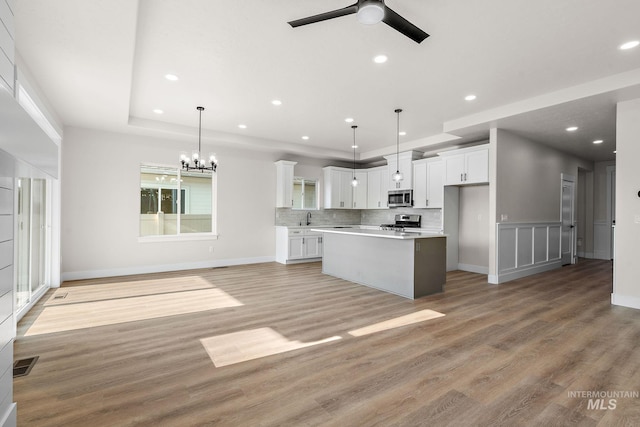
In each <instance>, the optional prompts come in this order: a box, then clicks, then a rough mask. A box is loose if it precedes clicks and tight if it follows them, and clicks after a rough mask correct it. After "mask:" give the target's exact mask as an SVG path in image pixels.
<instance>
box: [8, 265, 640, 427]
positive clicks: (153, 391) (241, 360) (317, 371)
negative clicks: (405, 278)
mask: <svg viewBox="0 0 640 427" xmlns="http://www.w3.org/2000/svg"><path fill="white" fill-rule="evenodd" d="M320 268H321V266H320V264H319V263H311V264H300V265H291V266H283V265H280V264H276V263H268V264H259V265H251V266H238V267H228V268H218V269H206V270H197V271H189V272H180V273H167V274H157V275H145V276H135V277H126V278H117V279H101V280H90V281H81V282H72V283H66V284H65V286H63V287H62V288H60V289H57V290H55V291H54V290H51V291H49V293H48V294H47V295H46V296H45V297H44V298H43V299H42V300H41V302H40V303H38V305H37V306H36V307H35V308H34V309H33V310H32V311H31V312H30V313H29V314H27V315H26V316H25V317H24V318H23V320H22V321H21V322H20V324H19V325H18V338H17V340H16V344H15V356H16V358H24V357H29V356H36V355H37V356H40V359H39V361H38V362H37V364H36V365H35V367H34V368H33V370H32V371H31V373H30V374H29V375H28V376H26V377H22V378H16V379H15V380H14V399H15V401H17V402H18V423H19V425H20V426H25V427H26V426H29V427H35V426H57V427H58V426H66V427H69V426H118V427H120V426H180V427H182V426H204V425H221V426H285V425H288V426H306V425H311V426H315V425H323V426H324V425H326V426H422V425H424V426H427V425H428V426H439V425H451V426H476V425H478V426H499V425H504V426H520V425H527V426H528V425H532V426H535V425H539V426H552V425H557V426H570V425H580V426H596V425H598V426H608V425H629V426H632V425H635V426H638V425H640V398H619V399H617V401H616V408H615V409H593V408H591V409H590V408H589V407H588V405H589V399H588V398H586V397H572V396H571V395H570V393H571V392H577V391H595V392H602V391H605V392H606V391H630V392H638V391H640V311H636V310H632V309H627V308H623V307H616V306H612V305H611V304H610V294H611V264H610V262H607V261H595V260H580V262H579V263H578V264H577V265H575V266H569V267H564V268H562V269H560V270H555V271H552V272H548V273H543V274H539V275H536V276H532V277H529V278H526V279H522V280H518V281H513V282H509V283H506V284H503V285H488V284H487V283H486V276H483V275H478V274H473V273H466V272H452V273H449V274H448V275H447V284H446V288H445V292H444V293H442V294H439V295H434V296H430V297H425V298H421V299H419V300H416V301H411V300H407V299H404V298H401V297H397V296H394V295H390V294H386V293H383V292H379V291H376V290H373V289H369V288H366V287H364V286H360V285H356V284H353V283H349V282H346V281H342V280H338V279H335V278H332V277H329V276H325V275H322V274H321V272H320ZM56 295H57V296H63V295H64V298H59V299H54V296H56ZM442 315H444V316H442ZM407 323H408V324H407ZM385 328H386V329H385ZM350 332H351V333H350ZM214 362H215V363H214ZM608 403H609V402H608V401H607V402H606V404H607V405H608Z"/></svg>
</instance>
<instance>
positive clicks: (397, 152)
mask: <svg viewBox="0 0 640 427" xmlns="http://www.w3.org/2000/svg"><path fill="white" fill-rule="evenodd" d="M395 113H396V114H397V115H398V116H397V121H396V173H397V174H399V173H400V113H402V109H400V108H398V109H397V110H395Z"/></svg>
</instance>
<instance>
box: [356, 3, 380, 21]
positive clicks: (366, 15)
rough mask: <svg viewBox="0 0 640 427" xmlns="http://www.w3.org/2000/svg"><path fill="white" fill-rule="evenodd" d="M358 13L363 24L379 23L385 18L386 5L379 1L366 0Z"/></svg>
mask: <svg viewBox="0 0 640 427" xmlns="http://www.w3.org/2000/svg"><path fill="white" fill-rule="evenodd" d="M356 15H357V17H358V22H360V23H361V24H366V25H373V24H377V23H378V22H380V21H382V19H383V18H384V6H383V5H382V4H381V3H380V2H379V1H365V2H363V3H362V5H361V6H360V7H359V8H358V13H357V14H356Z"/></svg>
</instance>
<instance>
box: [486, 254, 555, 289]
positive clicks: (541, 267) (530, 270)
mask: <svg viewBox="0 0 640 427" xmlns="http://www.w3.org/2000/svg"><path fill="white" fill-rule="evenodd" d="M560 267H562V260H557V261H551V262H548V263H545V264H538V265H535V266H531V267H527V268H521V269H518V270H514V271H509V272H502V273H498V275H497V276H494V277H492V278H491V279H495V281H491V280H490V281H489V283H493V284H498V283H504V282H508V281H510V280H515V279H521V278H523V277H527V276H531V275H532V274H538V273H543V272H545V271H549V270H553V269H556V268H560Z"/></svg>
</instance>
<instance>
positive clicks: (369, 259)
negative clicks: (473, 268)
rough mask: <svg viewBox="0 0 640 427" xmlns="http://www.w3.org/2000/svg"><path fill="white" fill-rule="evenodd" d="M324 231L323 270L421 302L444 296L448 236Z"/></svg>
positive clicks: (329, 273) (387, 231) (318, 229)
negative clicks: (419, 299) (429, 297)
mask: <svg viewBox="0 0 640 427" xmlns="http://www.w3.org/2000/svg"><path fill="white" fill-rule="evenodd" d="M313 231H318V232H322V233H323V238H322V240H323V246H324V249H323V255H322V272H323V273H324V274H328V275H330V276H335V277H338V278H341V279H345V280H349V281H351V282H355V283H359V284H361V285H366V286H369V287H372V288H376V289H380V290H383V291H386V292H391V293H394V294H397V295H400V296H403V297H405V298H411V299H415V298H420V297H422V296H425V295H431V294H434V293H438V292H442V291H443V286H444V284H445V282H446V263H447V262H446V261H447V260H446V252H447V251H446V236H444V235H442V234H436V233H422V232H399V231H391V230H362V229H340V228H317V229H314V230H313Z"/></svg>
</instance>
